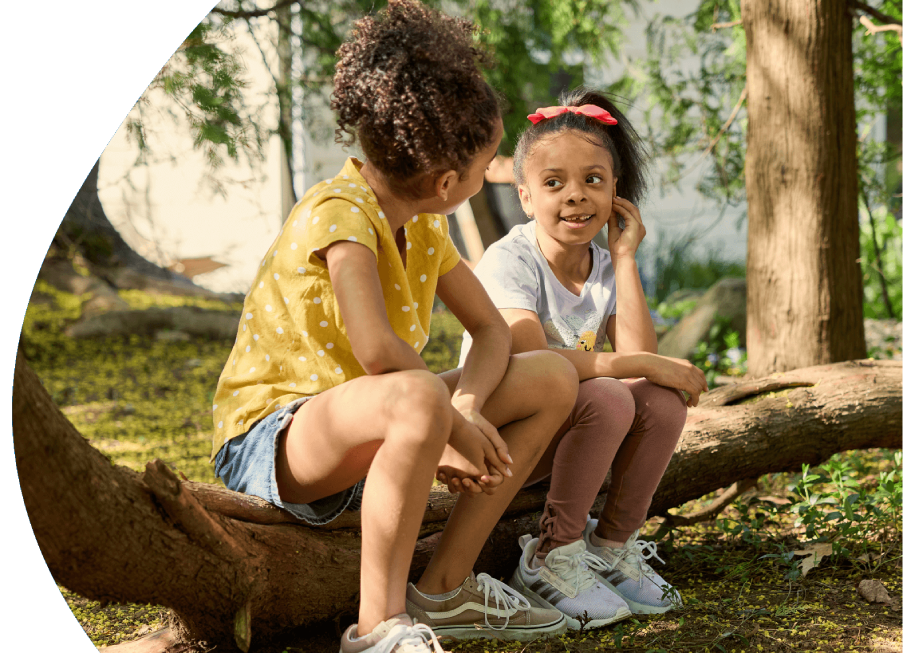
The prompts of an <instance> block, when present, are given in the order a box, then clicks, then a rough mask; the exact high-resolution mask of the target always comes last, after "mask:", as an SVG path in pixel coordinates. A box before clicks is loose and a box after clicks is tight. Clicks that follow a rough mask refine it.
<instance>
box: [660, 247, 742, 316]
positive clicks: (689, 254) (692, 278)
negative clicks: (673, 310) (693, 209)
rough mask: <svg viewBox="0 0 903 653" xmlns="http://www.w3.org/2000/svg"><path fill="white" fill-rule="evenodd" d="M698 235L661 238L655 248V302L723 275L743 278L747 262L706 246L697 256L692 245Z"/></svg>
mask: <svg viewBox="0 0 903 653" xmlns="http://www.w3.org/2000/svg"><path fill="white" fill-rule="evenodd" d="M697 238H698V236H695V235H692V234H691V235H687V236H683V237H681V238H679V239H677V240H672V241H667V240H665V239H664V237H660V239H659V241H658V242H657V243H656V247H655V254H654V257H655V271H656V281H655V292H654V300H655V302H656V303H657V304H660V303H662V302H664V301H665V300H666V299H667V298H668V297H669V296H671V295H672V294H673V293H675V292H677V291H679V290H689V289H694V290H708V289H709V288H711V287H712V286H713V285H715V282H717V281H718V280H720V279H723V278H725V277H740V278H745V277H746V265H745V263H744V262H742V261H731V260H729V259H725V258H723V257H722V256H721V253H720V252H718V251H717V250H714V249H709V250H708V251H707V252H705V254H704V255H703V256H701V257H700V256H697V255H696V253H695V252H694V249H693V246H694V244H695V241H696V239H697Z"/></svg>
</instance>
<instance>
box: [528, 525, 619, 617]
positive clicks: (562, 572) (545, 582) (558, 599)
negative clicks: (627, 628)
mask: <svg viewBox="0 0 903 653" xmlns="http://www.w3.org/2000/svg"><path fill="white" fill-rule="evenodd" d="M519 543H520V546H521V548H522V549H523V553H522V554H521V557H520V564H519V565H518V567H517V569H516V570H515V572H514V575H513V576H512V577H511V585H512V587H514V589H516V590H517V591H518V592H520V593H521V594H523V595H524V596H525V597H527V600H528V601H530V603H532V604H533V605H535V606H539V607H546V608H555V609H557V610H560V611H561V612H562V613H563V614H564V617H565V619H566V620H567V622H568V628H570V629H572V630H579V629H580V628H599V627H601V626H607V625H608V624H611V623H614V622H616V621H620V620H622V619H626V618H627V617H629V616H630V608H628V607H627V603H625V602H624V601H623V600H622V599H621V597H619V596H618V595H617V594H615V593H614V592H612V591H611V590H610V589H609V588H608V587H606V586H605V585H603V584H602V583H600V582H599V580H598V579H597V578H596V577H595V575H594V574H593V572H592V571H590V568H591V567H592V568H596V567H599V568H604V567H605V563H604V562H602V560H600V559H599V558H597V557H596V556H594V555H593V554H591V553H589V552H588V551H587V550H586V544H585V543H584V542H583V540H577V541H576V542H573V543H571V544H568V545H567V546H560V547H557V548H554V549H552V550H551V551H549V553H548V555H546V560H545V563H546V565H545V567H538V568H536V569H533V568H532V567H531V566H530V561H531V560H533V554H534V553H536V546H537V544H539V540H538V539H537V538H531V537H530V536H529V535H522V536H521V537H520V539H519Z"/></svg>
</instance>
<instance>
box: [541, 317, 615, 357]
mask: <svg viewBox="0 0 903 653" xmlns="http://www.w3.org/2000/svg"><path fill="white" fill-rule="evenodd" d="M601 324H602V316H601V315H600V314H599V313H597V312H596V311H588V312H586V313H585V314H584V315H583V317H580V316H578V315H555V316H553V317H552V319H550V320H546V322H545V323H544V324H543V325H542V328H543V331H545V333H546V336H547V338H548V341H549V346H550V347H557V348H558V349H576V350H578V351H579V350H582V351H602V345H603V344H604V343H605V338H604V337H601V338H599V337H597V334H598V332H599V326H600V325H601ZM597 344H598V348H597V347H596V345H597Z"/></svg>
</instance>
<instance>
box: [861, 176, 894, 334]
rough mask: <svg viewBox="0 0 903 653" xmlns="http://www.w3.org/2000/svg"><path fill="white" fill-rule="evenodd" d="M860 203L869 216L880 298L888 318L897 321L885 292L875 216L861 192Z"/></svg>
mask: <svg viewBox="0 0 903 653" xmlns="http://www.w3.org/2000/svg"><path fill="white" fill-rule="evenodd" d="M862 203H863V204H865V212H866V213H868V216H869V225H870V226H871V228H872V247H874V248H875V263H876V264H877V266H878V281H879V282H880V283H881V296H882V297H883V298H884V308H886V309H887V315H888V316H889V317H892V318H894V319H895V320H896V319H897V316H896V315H895V314H894V307H893V306H892V305H891V303H890V295H889V294H888V292H887V279H886V278H885V277H884V264H883V263H882V261H881V248H880V247H879V246H878V231H877V228H876V227H875V216H874V215H872V207H871V206H870V205H869V198H868V194H866V192H865V191H862Z"/></svg>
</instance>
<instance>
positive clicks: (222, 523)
mask: <svg viewBox="0 0 903 653" xmlns="http://www.w3.org/2000/svg"><path fill="white" fill-rule="evenodd" d="M900 372H901V366H900V363H899V362H894V361H886V362H869V361H861V362H851V363H843V364H836V365H828V366H821V367H814V368H809V369H805V370H799V371H796V372H793V373H790V374H786V375H776V376H775V377H771V378H766V379H760V380H758V381H752V382H749V383H744V384H740V385H737V386H727V387H724V388H718V389H717V390H714V391H712V392H711V393H709V394H708V395H707V397H706V400H705V401H704V402H703V403H702V404H701V405H700V407H699V408H697V409H693V410H692V411H691V414H690V418H689V420H688V424H687V427H686V429H685V430H684V433H683V436H682V441H681V445H680V448H679V451H678V452H677V453H676V454H675V456H674V459H673V460H672V463H671V465H670V466H669V468H668V471H667V473H666V475H665V477H664V479H663V480H662V483H661V485H660V487H659V491H658V492H657V493H656V495H655V498H654V500H653V504H652V511H651V512H652V513H653V514H661V513H663V512H664V511H665V510H667V508H669V507H673V506H676V505H679V504H681V503H683V502H685V501H687V500H689V499H692V498H696V497H698V496H701V495H703V494H706V493H708V492H711V491H713V490H715V489H718V488H720V487H724V486H726V485H728V484H730V483H731V482H734V481H737V480H740V479H747V478H756V477H758V476H760V475H761V474H764V473H767V472H776V471H781V470H787V469H794V468H796V467H798V466H799V465H800V463H803V462H808V463H811V464H817V463H819V462H822V461H824V460H825V459H826V458H828V457H829V456H830V455H831V454H832V453H834V452H837V451H842V450H845V449H851V448H865V447H899V446H900V429H901V386H900ZM785 391H786V392H785ZM13 430H14V444H15V454H16V465H17V469H18V472H19V479H20V482H21V485H22V495H23V498H24V500H25V506H26V508H27V510H28V513H29V516H30V518H31V523H32V527H33V528H34V532H35V536H36V539H37V541H38V544H39V546H40V547H41V551H42V553H43V554H44V557H45V559H46V561H47V564H48V566H49V568H50V570H51V572H52V573H53V576H54V578H55V579H56V580H57V582H59V583H61V584H63V585H65V586H66V587H68V588H69V589H71V590H73V591H75V592H78V593H79V594H82V595H83V596H86V597H88V598H92V599H98V600H107V601H132V602H144V603H152V604H159V605H165V606H168V607H170V608H172V609H173V611H174V619H173V627H172V630H171V631H169V632H167V633H165V634H163V635H158V636H155V637H153V638H148V639H147V640H146V641H145V642H144V644H141V645H136V646H133V647H131V648H129V649H128V650H141V651H153V650H156V651H164V650H165V651H173V652H174V651H182V650H186V645H187V644H192V645H193V643H197V642H204V643H206V644H205V645H206V646H216V647H217V650H218V651H230V650H235V649H236V648H238V649H241V650H243V651H247V650H248V647H249V646H250V642H251V639H252V635H253V639H254V641H255V642H256V643H257V644H260V643H262V642H265V641H268V640H271V639H272V638H273V637H274V636H277V635H278V634H279V633H284V632H286V631H288V630H290V629H292V628H293V627H297V626H303V625H305V624H310V623H312V622H315V621H322V620H324V619H328V618H334V617H336V616H337V615H339V614H342V613H347V614H351V615H353V614H354V613H356V607H357V596H358V570H359V566H360V539H361V534H360V519H359V515H358V514H357V513H351V512H348V513H345V514H344V515H342V516H341V517H340V518H339V519H338V520H336V522H333V523H332V524H330V525H329V526H328V527H325V528H308V527H305V526H302V525H299V523H298V522H296V521H295V520H294V518H292V517H291V516H289V515H288V514H287V513H284V512H282V511H281V510H279V509H278V508H275V507H273V506H269V505H267V504H265V503H264V502H262V501H260V500H257V499H254V498H252V497H246V496H244V495H240V494H236V493H234V492H229V491H227V490H224V489H222V488H218V487H216V486H211V485H205V484H198V483H182V482H180V481H179V480H178V479H177V478H176V477H175V475H174V474H173V473H172V472H171V471H170V470H169V468H168V467H166V465H165V464H163V463H162V462H160V461H153V462H151V463H148V465H147V470H146V471H145V473H144V474H138V473H136V472H133V471H131V470H128V469H125V468H122V467H118V466H115V465H112V464H111V463H110V462H109V461H108V460H107V459H106V457H105V456H103V455H102V454H101V453H100V452H98V451H97V450H95V449H93V448H92V447H91V446H89V445H88V444H87V442H86V441H85V440H84V439H83V438H82V437H80V436H79V434H78V432H77V431H76V430H75V429H74V427H73V426H72V425H71V424H70V423H69V422H68V421H67V420H66V418H65V417H64V416H63V415H62V413H60V411H59V410H58V409H57V408H56V406H54V405H53V403H52V401H51V400H50V397H49V396H48V395H47V392H46V391H45V390H44V388H43V386H42V385H41V383H40V381H39V380H38V378H37V376H36V375H35V374H34V372H33V371H32V370H31V369H30V368H29V367H28V365H27V364H26V363H25V362H24V359H23V358H22V356H21V354H20V355H19V357H18V359H17V361H16V370H15V383H14V388H13ZM544 497H545V488H544V487H542V486H540V487H534V488H530V489H527V490H525V491H522V492H521V493H520V494H519V495H518V496H517V497H516V498H515V500H514V501H513V502H512V504H511V506H510V507H509V509H508V510H507V511H506V514H505V516H504V517H503V519H502V520H501V522H500V523H499V524H498V526H497V527H496V529H495V530H494V531H493V533H492V535H491V536H490V541H489V543H488V545H487V546H486V547H484V551H483V554H482V555H481V557H480V560H479V561H478V562H477V570H478V571H488V572H490V573H493V574H495V575H507V573H509V572H510V570H511V569H512V568H513V567H514V565H515V564H516V562H517V547H515V546H513V543H514V541H515V539H516V536H517V535H519V534H521V533H525V532H534V533H535V532H536V527H537V523H536V518H537V516H538V515H537V513H538V511H539V510H540V508H541V506H542V503H543V501H544ZM603 501H604V496H600V498H599V499H598V500H597V502H596V508H598V507H599V506H601V503H602V502H603ZM453 503H454V498H453V497H450V496H449V495H448V494H447V493H444V492H434V493H433V495H432V496H431V499H430V503H429V505H428V508H427V511H426V514H425V516H424V524H423V527H422V529H421V539H420V540H419V542H418V544H417V548H416V552H415V555H414V560H413V562H412V568H411V574H412V576H414V577H417V576H419V574H420V573H421V572H422V571H423V569H424V568H425V566H426V562H427V560H428V559H429V556H430V555H431V553H432V551H433V550H434V548H435V545H436V543H437V539H438V537H440V534H439V532H438V531H440V530H441V528H442V524H443V523H444V520H445V518H446V517H447V516H448V513H449V511H450V509H451V507H452V505H453ZM123 650H125V649H123Z"/></svg>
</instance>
